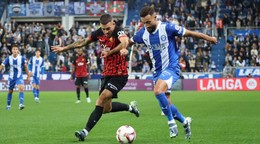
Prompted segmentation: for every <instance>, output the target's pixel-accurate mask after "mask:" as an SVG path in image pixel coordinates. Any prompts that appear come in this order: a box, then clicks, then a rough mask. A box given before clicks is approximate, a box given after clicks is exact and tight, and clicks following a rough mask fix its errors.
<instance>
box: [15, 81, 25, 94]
mask: <svg viewBox="0 0 260 144" xmlns="http://www.w3.org/2000/svg"><path fill="white" fill-rule="evenodd" d="M16 84H17V87H18V91H20V92H22V91H23V90H24V80H23V79H22V78H19V79H17V80H16Z"/></svg>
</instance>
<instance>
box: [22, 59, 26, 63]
mask: <svg viewBox="0 0 260 144" xmlns="http://www.w3.org/2000/svg"><path fill="white" fill-rule="evenodd" d="M25 64H26V59H25V57H22V65H25Z"/></svg>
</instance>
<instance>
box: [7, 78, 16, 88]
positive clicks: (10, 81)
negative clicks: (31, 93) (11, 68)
mask: <svg viewBox="0 0 260 144" xmlns="http://www.w3.org/2000/svg"><path fill="white" fill-rule="evenodd" d="M8 84H9V90H13V89H14V87H15V84H16V80H15V79H10V78H9V79H8Z"/></svg>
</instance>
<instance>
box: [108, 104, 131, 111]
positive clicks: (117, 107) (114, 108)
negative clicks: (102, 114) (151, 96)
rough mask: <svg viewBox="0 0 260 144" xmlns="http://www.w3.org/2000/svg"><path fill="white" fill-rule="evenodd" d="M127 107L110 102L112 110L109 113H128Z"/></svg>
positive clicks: (126, 105)
mask: <svg viewBox="0 0 260 144" xmlns="http://www.w3.org/2000/svg"><path fill="white" fill-rule="evenodd" d="M129 107H130V106H129V105H128V104H124V103H120V102H112V110H111V111H110V112H119V111H128V110H129ZM129 111H130V110H129Z"/></svg>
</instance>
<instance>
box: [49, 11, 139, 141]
mask: <svg viewBox="0 0 260 144" xmlns="http://www.w3.org/2000/svg"><path fill="white" fill-rule="evenodd" d="M128 40H129V39H128V37H127V36H126V34H125V33H124V31H123V30H122V28H121V27H118V26H116V23H115V22H114V21H113V17H112V16H111V15H110V14H103V15H102V16H101V17H100V28H99V29H98V30H96V31H94V32H92V33H91V35H89V36H88V37H87V38H86V39H83V40H81V41H78V42H75V43H73V44H71V45H68V46H65V47H59V46H52V50H53V52H62V51H65V50H69V49H72V48H81V47H83V46H86V45H88V44H89V43H92V42H96V41H99V43H100V45H101V49H102V51H101V58H104V69H103V72H102V78H101V87H100V90H99V97H98V99H97V101H96V107H95V109H94V111H93V112H92V113H91V114H90V116H89V119H88V122H87V124H86V126H85V128H84V129H83V130H82V131H76V132H75V136H76V137H77V138H78V139H79V141H84V140H85V137H86V136H87V135H88V134H89V132H90V131H91V130H92V129H93V128H94V126H95V125H96V124H97V122H98V121H99V120H100V118H101V117H102V115H103V113H111V112H120V111H129V112H131V113H133V114H134V115H135V116H136V117H139V116H140V112H139V110H138V109H137V102H136V101H132V102H130V104H129V105H128V104H125V103H121V102H112V100H113V99H114V98H118V93H119V91H121V89H123V87H124V86H125V84H126V83H127V80H128V71H127V65H126V62H127V61H126V55H127V54H128V50H127V46H128Z"/></svg>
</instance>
